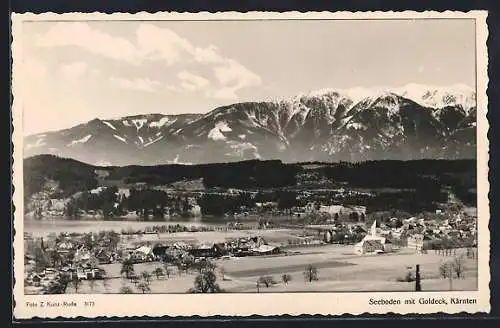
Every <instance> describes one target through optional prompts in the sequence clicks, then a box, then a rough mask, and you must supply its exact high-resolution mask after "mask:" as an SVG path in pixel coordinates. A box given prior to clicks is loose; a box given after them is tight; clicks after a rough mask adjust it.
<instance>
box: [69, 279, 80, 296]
mask: <svg viewBox="0 0 500 328" xmlns="http://www.w3.org/2000/svg"><path fill="white" fill-rule="evenodd" d="M81 283H82V281H81V280H80V279H78V278H74V279H71V285H72V286H73V288H74V289H75V293H78V288H79V287H80V284H81Z"/></svg>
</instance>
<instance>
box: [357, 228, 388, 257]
mask: <svg viewBox="0 0 500 328" xmlns="http://www.w3.org/2000/svg"><path fill="white" fill-rule="evenodd" d="M391 251H392V244H391V243H390V242H389V241H387V239H386V238H384V237H381V236H377V221H373V224H372V226H371V228H370V232H369V233H368V234H367V235H366V236H365V237H364V238H363V240H361V241H360V242H359V243H357V244H356V245H354V252H355V253H356V254H360V255H361V254H367V253H377V252H391Z"/></svg>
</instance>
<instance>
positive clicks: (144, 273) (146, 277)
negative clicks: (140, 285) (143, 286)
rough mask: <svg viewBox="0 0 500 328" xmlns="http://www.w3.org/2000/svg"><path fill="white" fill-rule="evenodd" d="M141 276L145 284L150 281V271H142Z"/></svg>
mask: <svg viewBox="0 0 500 328" xmlns="http://www.w3.org/2000/svg"><path fill="white" fill-rule="evenodd" d="M141 277H142V279H143V280H144V281H145V282H146V283H147V284H149V283H150V282H151V273H149V272H148V271H142V272H141Z"/></svg>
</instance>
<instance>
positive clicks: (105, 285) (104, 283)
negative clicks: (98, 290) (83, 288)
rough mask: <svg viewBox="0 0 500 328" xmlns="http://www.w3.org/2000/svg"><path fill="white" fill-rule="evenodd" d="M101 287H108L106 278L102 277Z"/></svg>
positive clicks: (106, 288)
mask: <svg viewBox="0 0 500 328" xmlns="http://www.w3.org/2000/svg"><path fill="white" fill-rule="evenodd" d="M102 287H104V289H105V290H108V287H109V282H108V278H106V277H104V278H103V279H102Z"/></svg>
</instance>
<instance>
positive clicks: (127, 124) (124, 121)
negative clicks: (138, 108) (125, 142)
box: [122, 120, 131, 126]
mask: <svg viewBox="0 0 500 328" xmlns="http://www.w3.org/2000/svg"><path fill="white" fill-rule="evenodd" d="M122 123H123V125H125V126H131V125H130V122H129V121H128V120H123V121H122Z"/></svg>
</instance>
